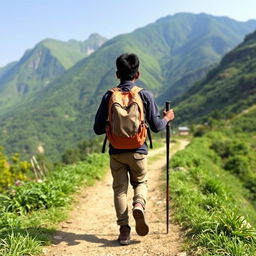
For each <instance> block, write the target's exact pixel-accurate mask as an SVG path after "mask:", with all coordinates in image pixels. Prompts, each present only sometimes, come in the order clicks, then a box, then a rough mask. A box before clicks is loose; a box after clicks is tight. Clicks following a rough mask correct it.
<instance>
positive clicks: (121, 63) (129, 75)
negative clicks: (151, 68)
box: [116, 53, 140, 81]
mask: <svg viewBox="0 0 256 256" xmlns="http://www.w3.org/2000/svg"><path fill="white" fill-rule="evenodd" d="M139 65H140V61H139V58H138V57H137V55H135V54H133V53H131V54H128V53H124V54H122V55H120V56H119V57H118V58H117V59H116V68H117V71H116V75H117V77H118V78H119V79H120V80H122V81H132V80H135V79H138V78H139V75H140V73H139Z"/></svg>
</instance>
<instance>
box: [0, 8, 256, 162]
mask: <svg viewBox="0 0 256 256" xmlns="http://www.w3.org/2000/svg"><path fill="white" fill-rule="evenodd" d="M255 27H256V22H255V21H250V22H237V21H235V20H232V19H229V18H225V17H214V16H211V15H206V14H199V15H194V14H187V13H181V14H177V15H174V16H167V17H165V18H162V19H160V20H158V21H156V22H155V23H152V24H149V25H148V26H146V27H144V28H140V29H137V30H135V31H134V32H132V33H129V34H124V35H120V36H117V37H115V38H113V39H111V40H109V41H107V42H106V43H105V44H104V45H103V46H102V47H100V48H99V49H98V50H97V51H95V52H94V53H93V54H91V55H90V56H89V57H87V58H85V59H83V60H81V61H79V62H78V63H77V64H76V65H74V66H73V67H71V68H70V69H69V70H68V71H66V72H65V73H64V74H63V75H62V76H59V77H58V78H57V79H55V80H54V81H53V82H52V83H49V84H48V85H47V86H46V87H45V88H44V89H43V90H42V91H41V92H40V94H37V95H36V96H34V97H31V98H30V101H29V102H27V103H26V104H23V105H21V106H19V108H18V109H17V108H12V109H9V111H8V112H6V113H5V114H4V115H2V117H1V120H0V125H1V127H2V130H1V134H0V138H1V142H2V145H3V146H4V147H5V149H6V151H7V153H11V152H20V153H21V154H22V155H25V156H26V157H28V156H31V154H35V153H36V152H38V149H39V148H40V149H41V151H43V152H44V153H45V155H46V156H47V157H50V158H51V159H58V158H59V156H60V154H61V153H63V152H64V151H65V150H66V149H68V148H71V147H73V146H74V145H76V144H77V143H78V142H80V141H81V140H83V139H84V138H86V137H87V138H88V137H90V136H92V135H93V132H92V124H93V119H94V115H95V112H96V110H97V107H98V105H99V102H100V100H101V97H102V95H103V93H104V92H106V90H108V89H109V88H111V87H113V86H115V85H117V83H118V80H117V79H116V78H115V59H116V57H117V56H118V55H120V54H121V53H123V52H135V53H136V54H138V56H139V57H140V60H141V74H142V75H141V79H140V80H139V81H138V85H140V86H142V87H144V88H147V89H150V90H151V91H153V92H154V93H155V95H160V94H162V93H163V94H164V95H167V94H168V97H169V98H172V96H173V95H172V92H175V94H177V93H178V94H181V93H182V92H183V91H184V90H187V88H189V87H190V86H191V85H192V84H193V82H194V81H195V80H197V79H198V78H201V77H202V76H203V74H204V73H205V72H206V71H207V70H208V68H209V67H210V65H213V64H215V63H216V62H218V61H219V59H220V58H221V56H222V55H223V54H225V53H226V52H227V51H229V50H231V49H232V48H233V47H234V46H235V45H236V44H238V43H239V42H241V41H242V38H243V36H244V35H245V34H247V33H248V32H250V31H252V30H253V29H255ZM50 70H53V69H50ZM54 70H56V69H54ZM176 87H177V88H176ZM21 89H22V90H26V87H25V88H24V87H22V86H21ZM165 90H167V91H165ZM170 92H171V93H170ZM169 93H170V94H169ZM159 103H160V104H162V103H163V102H162V101H160V102H159Z"/></svg>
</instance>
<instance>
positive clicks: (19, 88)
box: [0, 34, 106, 110]
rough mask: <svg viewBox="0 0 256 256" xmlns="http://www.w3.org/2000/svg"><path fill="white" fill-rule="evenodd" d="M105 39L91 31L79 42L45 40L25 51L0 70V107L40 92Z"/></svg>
mask: <svg viewBox="0 0 256 256" xmlns="http://www.w3.org/2000/svg"><path fill="white" fill-rule="evenodd" d="M105 41H106V39H105V38H103V37H101V36H100V35H98V34H92V35H91V36H90V37H89V38H88V39H87V40H85V41H83V42H79V41H75V40H70V41H68V42H62V41H58V40H54V39H46V40H43V41H41V42H40V43H38V44H37V45H36V46H35V47H34V48H33V49H31V50H27V51H26V52H25V54H24V55H23V57H22V58H21V59H20V61H19V62H16V63H14V64H13V63H12V64H10V65H7V66H6V67H5V68H4V69H3V71H1V70H0V107H1V109H2V110H3V108H6V107H9V106H11V105H13V104H16V103H17V102H19V101H24V99H26V98H28V97H30V96H31V94H33V93H38V92H40V91H41V90H42V89H43V88H45V87H46V86H47V85H48V84H49V83H50V82H51V81H53V80H54V79H55V78H56V77H58V76H59V75H61V74H62V73H63V72H64V71H66V70H67V69H69V68H70V67H72V66H73V65H74V64H75V63H76V62H78V61H79V60H81V59H82V58H84V57H86V56H88V55H89V54H91V53H92V52H94V51H95V50H96V49H98V48H99V47H100V46H101V45H102V44H103V43H104V42H105Z"/></svg>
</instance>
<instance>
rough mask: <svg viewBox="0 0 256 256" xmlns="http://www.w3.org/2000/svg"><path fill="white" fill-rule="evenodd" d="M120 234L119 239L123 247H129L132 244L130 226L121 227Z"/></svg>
mask: <svg viewBox="0 0 256 256" xmlns="http://www.w3.org/2000/svg"><path fill="white" fill-rule="evenodd" d="M119 231H120V234H119V237H118V241H119V243H120V244H121V245H128V244H130V239H131V236H130V233H131V228H130V226H128V225H126V226H121V227H120V229H119Z"/></svg>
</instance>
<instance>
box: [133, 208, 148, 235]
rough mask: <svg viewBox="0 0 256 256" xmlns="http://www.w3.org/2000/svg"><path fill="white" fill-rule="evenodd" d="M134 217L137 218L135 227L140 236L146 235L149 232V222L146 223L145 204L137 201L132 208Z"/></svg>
mask: <svg viewBox="0 0 256 256" xmlns="http://www.w3.org/2000/svg"><path fill="white" fill-rule="evenodd" d="M132 214H133V217H134V219H135V223H136V224H135V229H136V232H137V234H138V235H139V236H145V235H147V234H148V232H149V227H148V224H147V223H146V219H145V214H144V209H143V206H142V205H141V204H140V203H136V204H135V205H134V207H133V210H132Z"/></svg>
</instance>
